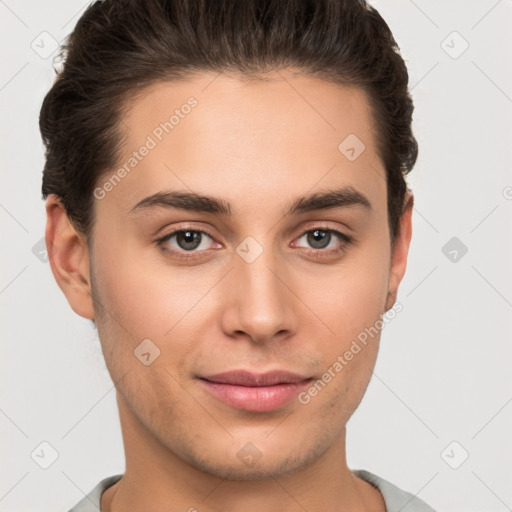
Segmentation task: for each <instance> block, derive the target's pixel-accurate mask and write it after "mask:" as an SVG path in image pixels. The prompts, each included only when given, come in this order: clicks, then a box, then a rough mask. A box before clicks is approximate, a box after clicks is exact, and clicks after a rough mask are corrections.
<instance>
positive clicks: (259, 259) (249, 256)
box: [233, 237, 290, 341]
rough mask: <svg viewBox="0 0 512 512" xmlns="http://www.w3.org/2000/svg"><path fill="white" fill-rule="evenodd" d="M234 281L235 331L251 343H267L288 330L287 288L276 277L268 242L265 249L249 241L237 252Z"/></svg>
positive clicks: (275, 266) (248, 238) (252, 240)
mask: <svg viewBox="0 0 512 512" xmlns="http://www.w3.org/2000/svg"><path fill="white" fill-rule="evenodd" d="M236 252H237V255H236V258H235V269H234V270H235V272H234V276H233V278H234V279H236V280H237V281H238V283H239V285H238V286H235V287H234V289H235V290H236V292H235V293H236V296H235V297H233V299H234V301H235V302H236V304H237V307H236V311H237V313H236V315H237V320H236V323H237V324H238V327H236V328H235V329H236V330H241V331H244V332H245V333H247V334H249V335H250V336H251V337H252V338H253V339H254V340H263V341H264V340H266V339H269V338H271V337H272V336H273V335H275V334H277V333H278V332H279V331H281V330H283V329H289V328H290V325H288V322H289V321H290V317H289V315H288V316H287V312H288V309H287V307H286V304H285V301H286V287H285V285H284V284H283V282H282V281H281V279H282V278H281V277H280V276H279V270H278V267H279V264H278V262H277V258H276V255H275V252H274V249H273V247H272V246H271V242H269V241H267V242H266V245H265V246H264V245H263V244H261V243H259V242H258V241H256V240H255V239H254V238H252V237H247V238H246V239H245V240H243V241H242V242H241V243H240V244H239V246H238V247H237V249H236Z"/></svg>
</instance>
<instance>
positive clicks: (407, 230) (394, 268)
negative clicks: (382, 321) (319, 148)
mask: <svg viewBox="0 0 512 512" xmlns="http://www.w3.org/2000/svg"><path fill="white" fill-rule="evenodd" d="M413 206H414V196H413V194H412V191H411V190H410V189H407V191H406V193H405V198H404V206H403V209H402V216H401V217H400V229H399V232H398V234H397V238H396V240H395V247H394V250H393V254H392V258H391V267H390V272H389V284H388V297H387V300H386V309H385V311H388V310H389V309H391V308H392V307H393V304H394V303H395V302H396V296H397V293H398V286H399V285H400V282H401V281H402V278H403V277H404V274H405V268H406V267H407V256H408V254H409V246H410V243H411V237H412V209H413Z"/></svg>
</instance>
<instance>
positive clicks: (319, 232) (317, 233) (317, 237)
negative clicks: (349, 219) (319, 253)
mask: <svg viewBox="0 0 512 512" xmlns="http://www.w3.org/2000/svg"><path fill="white" fill-rule="evenodd" d="M326 240H327V243H323V242H325V241H326ZM330 241H331V233H330V231H326V230H323V229H315V230H314V231H311V232H310V234H308V243H311V245H312V246H313V247H314V248H315V249H323V248H324V247H326V246H327V245H329V242H330ZM318 242H320V246H318V245H316V244H317V243H318Z"/></svg>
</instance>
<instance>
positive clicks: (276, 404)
mask: <svg viewBox="0 0 512 512" xmlns="http://www.w3.org/2000/svg"><path fill="white" fill-rule="evenodd" d="M312 380H313V379H312V378H311V377H306V376H303V375H299V374H296V373H292V372H288V371H284V370H277V371H272V372H266V373H253V372H250V371H247V370H234V371H229V372H223V373H218V374H215V375H208V376H204V377H199V381H200V382H201V383H202V385H203V386H204V388H205V389H206V390H207V391H208V392H209V393H211V394H212V395H213V396H215V397H216V398H218V399H220V400H221V401H223V402H224V403H226V404H228V405H230V406H232V407H234V408H236V409H240V410H244V411H254V412H267V411H273V410H276V409H280V408H282V407H284V406H285V405H287V404H289V403H290V402H292V401H293V400H294V399H295V398H296V397H297V395H298V394H299V393H300V392H301V391H302V390H303V389H304V388H305V387H307V386H309V384H310V382H311V381H312Z"/></svg>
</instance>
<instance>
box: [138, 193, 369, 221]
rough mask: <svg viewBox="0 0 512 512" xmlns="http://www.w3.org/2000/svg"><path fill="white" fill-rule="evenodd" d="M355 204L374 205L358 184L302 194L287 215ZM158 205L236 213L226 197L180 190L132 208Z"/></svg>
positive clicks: (151, 196)
mask: <svg viewBox="0 0 512 512" xmlns="http://www.w3.org/2000/svg"><path fill="white" fill-rule="evenodd" d="M354 206H356V207H362V208H363V209H365V210H367V211H369V212H370V211H372V205H371V203H370V201H369V200H368V198H367V197H366V196H364V195H363V194H362V193H361V192H359V191H358V190H356V189H355V188H354V187H351V186H347V187H342V188H338V189H334V190H328V191H325V192H321V193H314V194H311V195H308V196H303V197H299V198H297V199H295V200H294V201H293V202H292V203H291V205H289V207H288V208H287V209H286V210H285V211H284V213H283V216H287V215H293V214H300V213H307V212H314V211H321V210H329V209H334V208H347V207H354ZM154 208H171V209H179V210H187V211H193V212H204V213H213V214H218V215H224V216H227V217H230V216H232V210H231V205H230V203H228V202H227V201H224V200H223V199H218V198H215V197H212V196H207V195H200V194H196V193H194V192H179V191H166V192H157V193H156V194H152V195H150V196H148V197H145V198H144V199H142V200H141V201H139V202H138V203H137V204H136V205H135V206H134V207H133V208H132V209H131V210H130V214H132V213H136V212H138V211H147V210H152V209H154Z"/></svg>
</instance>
